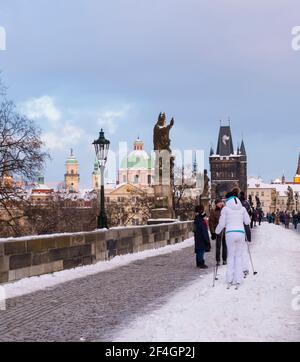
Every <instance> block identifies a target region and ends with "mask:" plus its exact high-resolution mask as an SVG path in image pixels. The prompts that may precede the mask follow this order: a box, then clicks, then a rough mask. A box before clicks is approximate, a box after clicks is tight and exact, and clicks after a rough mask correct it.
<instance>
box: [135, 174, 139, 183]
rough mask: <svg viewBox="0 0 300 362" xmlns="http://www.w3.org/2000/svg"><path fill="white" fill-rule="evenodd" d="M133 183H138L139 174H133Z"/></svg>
mask: <svg viewBox="0 0 300 362" xmlns="http://www.w3.org/2000/svg"><path fill="white" fill-rule="evenodd" d="M134 183H135V184H138V183H139V175H135V176H134Z"/></svg>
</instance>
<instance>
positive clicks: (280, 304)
mask: <svg viewBox="0 0 300 362" xmlns="http://www.w3.org/2000/svg"><path fill="white" fill-rule="evenodd" d="M253 239H254V243H253V245H252V246H251V250H252V253H253V259H254V262H255V267H256V269H257V270H258V274H257V275H256V276H252V275H251V276H249V278H248V279H247V280H246V281H245V283H244V284H243V286H242V287H241V288H240V289H239V290H238V291H235V290H229V291H228V290H226V287H225V283H224V280H223V278H222V275H223V274H224V271H225V268H221V272H220V277H219V279H220V280H219V281H217V282H216V286H215V288H212V286H211V285H212V267H213V265H214V249H213V250H212V252H211V253H209V254H206V256H207V257H206V259H207V264H208V265H209V266H210V269H209V270H207V271H205V272H203V271H202V270H199V269H197V268H195V262H194V258H195V256H194V252H193V246H192V245H193V241H192V240H189V241H186V242H184V243H181V244H176V245H174V246H168V247H165V248H162V249H160V250H153V251H146V252H142V253H139V254H135V255H129V256H123V257H117V258H115V259H113V260H112V261H110V262H102V263H98V264H97V265H93V266H87V267H83V268H77V269H75V270H70V271H62V272H58V273H56V274H54V275H53V276H52V275H43V276H41V277H33V278H28V279H26V280H21V281H19V282H16V283H15V284H12V285H7V286H6V288H5V289H6V293H7V295H8V297H9V298H10V299H9V300H8V301H7V310H6V311H0V341H80V340H86V341H89V340H100V341H108V340H131V341H136V340H142V341H183V340H185V341H202V340H293V341H294V340H298V341H299V340H300V329H299V325H300V323H299V322H300V319H299V316H300V311H299V309H300V302H299V296H300V238H299V235H298V234H297V233H295V232H294V231H292V230H284V229H283V228H282V227H276V226H274V225H269V224H264V225H262V226H261V227H258V228H257V229H256V230H255V231H254V237H253ZM39 289H41V290H39ZM293 292H294V293H295V294H292V293H293ZM297 293H298V294H297ZM297 298H298V299H297Z"/></svg>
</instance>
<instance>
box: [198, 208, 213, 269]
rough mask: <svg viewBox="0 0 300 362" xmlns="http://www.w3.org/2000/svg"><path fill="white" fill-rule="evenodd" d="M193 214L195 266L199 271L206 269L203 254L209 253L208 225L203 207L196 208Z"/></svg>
mask: <svg viewBox="0 0 300 362" xmlns="http://www.w3.org/2000/svg"><path fill="white" fill-rule="evenodd" d="M195 212H196V214H197V215H196V217H195V221H194V234H195V253H196V264H197V267H198V268H200V269H207V268H208V267H207V265H205V260H204V253H205V252H208V251H210V249H211V245H210V239H209V235H208V225H207V221H206V220H205V217H206V214H205V212H204V206H203V205H199V206H196V209H195Z"/></svg>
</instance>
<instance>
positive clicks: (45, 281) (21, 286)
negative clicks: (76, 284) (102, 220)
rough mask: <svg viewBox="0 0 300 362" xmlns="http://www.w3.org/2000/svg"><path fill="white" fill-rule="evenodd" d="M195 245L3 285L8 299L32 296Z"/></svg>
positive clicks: (179, 245) (118, 258)
mask: <svg viewBox="0 0 300 362" xmlns="http://www.w3.org/2000/svg"><path fill="white" fill-rule="evenodd" d="M192 245H194V239H193V238H191V239H188V240H185V241H183V242H181V243H177V244H173V245H167V246H165V247H161V248H156V249H150V250H145V251H141V252H138V253H134V254H126V255H120V256H116V257H114V258H113V259H111V260H108V261H100V262H98V263H96V264H92V265H86V266H82V267H77V268H74V269H68V270H62V271H59V272H55V273H52V274H44V275H40V276H35V277H29V278H24V279H21V280H18V281H16V282H14V283H8V284H4V285H2V287H3V288H4V290H5V293H6V298H7V299H8V298H15V297H18V296H21V295H25V294H30V293H33V292H36V291H38V290H43V289H46V288H51V287H55V286H56V285H58V284H61V283H65V282H68V281H71V280H74V279H78V278H84V277H86V276H88V275H93V274H98V273H100V272H104V271H108V270H112V269H115V268H119V267H121V266H124V265H127V264H129V263H131V262H133V261H136V260H143V259H146V258H151V257H153V256H157V255H163V254H169V253H172V252H174V251H177V250H181V249H184V248H188V247H190V246H192Z"/></svg>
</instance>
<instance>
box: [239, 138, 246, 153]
mask: <svg viewBox="0 0 300 362" xmlns="http://www.w3.org/2000/svg"><path fill="white" fill-rule="evenodd" d="M240 154H241V155H243V156H247V153H246V147H245V144H244V140H242V143H241V148H240Z"/></svg>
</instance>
